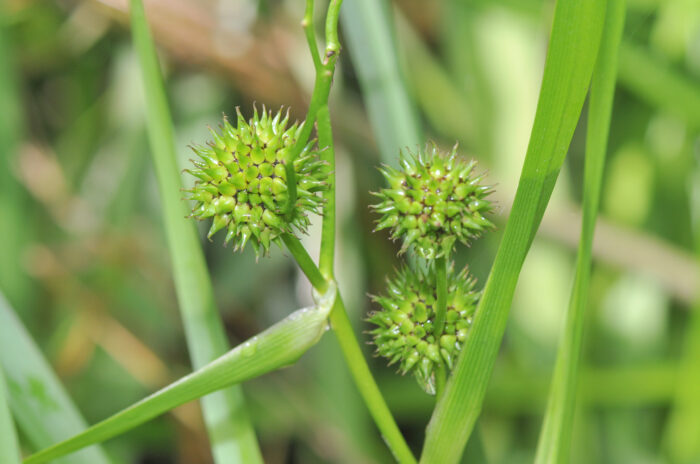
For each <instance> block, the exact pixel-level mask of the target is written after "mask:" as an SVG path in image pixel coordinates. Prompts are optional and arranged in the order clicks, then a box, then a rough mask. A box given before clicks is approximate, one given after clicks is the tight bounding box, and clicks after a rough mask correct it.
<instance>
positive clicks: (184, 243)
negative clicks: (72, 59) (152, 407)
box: [131, 0, 262, 464]
mask: <svg viewBox="0 0 700 464" xmlns="http://www.w3.org/2000/svg"><path fill="white" fill-rule="evenodd" d="M131 24H132V29H133V36H134V46H135V48H136V52H137V54H138V57H139V62H140V64H141V71H142V75H143V82H144V90H145V92H144V95H145V96H146V117H147V122H148V135H149V140H150V144H151V152H152V154H153V161H154V164H155V170H156V176H157V178H158V186H159V191H160V199H161V205H162V207H163V220H164V223H165V231H166V236H167V240H168V247H169V249H170V257H171V259H172V264H173V274H174V279H175V288H176V291H177V297H178V302H179V305H180V310H181V313H182V318H183V325H184V328H185V334H186V337H187V345H188V348H189V351H190V356H191V358H192V364H193V365H194V367H195V368H199V367H201V366H203V365H205V364H207V363H208V362H210V361H212V360H213V359H215V358H216V357H218V356H220V355H222V354H223V353H225V352H226V351H227V350H228V346H229V345H228V342H227V340H226V334H225V332H224V328H223V325H222V322H221V319H220V317H219V314H218V311H217V308H216V304H215V302H214V292H213V289H212V284H211V278H210V276H209V273H208V271H207V267H206V262H205V260H204V255H203V253H202V249H201V245H200V243H199V238H198V236H197V231H196V229H195V226H194V224H193V223H192V222H188V220H187V219H186V218H185V216H186V215H187V209H186V206H185V203H184V202H183V201H181V199H180V196H181V192H180V189H181V180H180V174H179V169H178V166H177V161H176V158H175V147H174V139H173V129H172V121H171V118H170V111H169V109H168V102H167V99H166V96H165V89H164V84H163V78H162V76H161V73H160V67H159V64H158V59H157V56H156V52H155V48H154V46H153V40H152V38H151V35H150V32H149V29H148V24H147V22H146V16H145V12H144V9H143V4H142V2H141V0H132V1H131ZM202 409H203V411H204V420H205V422H206V424H207V429H208V431H209V436H210V440H211V442H212V443H211V444H212V451H213V454H214V459H215V460H216V462H218V463H219V464H231V463H236V462H241V463H245V464H249V463H253V464H254V463H259V462H262V457H261V453H260V449H259V448H258V444H257V441H256V438H255V432H254V430H253V428H252V425H251V424H250V420H249V418H248V413H247V411H246V408H245V400H244V397H243V393H242V390H241V389H240V387H235V388H230V389H227V390H225V391H222V392H219V393H216V394H215V395H211V396H209V397H207V398H205V399H204V400H202Z"/></svg>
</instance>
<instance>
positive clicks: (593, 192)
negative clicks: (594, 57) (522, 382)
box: [535, 0, 625, 464]
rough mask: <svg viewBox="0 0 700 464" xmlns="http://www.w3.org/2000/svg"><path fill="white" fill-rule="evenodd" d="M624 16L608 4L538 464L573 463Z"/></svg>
mask: <svg viewBox="0 0 700 464" xmlns="http://www.w3.org/2000/svg"><path fill="white" fill-rule="evenodd" d="M624 18H625V1H624V0H608V8H607V14H606V17H605V26H604V28H603V37H602V39H601V47H600V52H599V54H598V61H597V63H596V67H595V70H594V71H593V77H592V79H591V92H590V98H589V107H588V127H587V131H588V132H587V134H586V161H585V168H584V181H583V222H582V225H581V238H580V241H579V246H578V254H577V257H576V277H575V280H574V287H573V290H572V293H571V300H570V302H569V309H568V311H567V315H566V324H565V327H564V333H563V337H562V340H561V342H560V345H559V350H558V352H557V361H556V365H555V368H554V377H553V380H552V388H551V391H550V394H549V400H548V403H547V410H546V413H545V417H544V424H543V426H542V431H541V432H540V438H539V443H538V447H537V454H536V457H535V462H536V463H537V464H547V463H559V462H569V460H570V456H569V454H570V449H571V435H572V429H573V421H574V412H575V409H576V392H577V389H578V384H579V381H578V377H579V365H580V358H581V345H582V342H583V328H584V325H585V315H586V305H587V302H588V286H589V281H590V276H591V250H592V248H593V233H594V229H595V222H596V217H597V216H598V206H599V203H600V190H601V184H602V182H603V167H604V166H605V154H606V149H607V145H608V134H609V132H610V119H611V114H612V105H613V98H614V95H615V83H616V78H617V59H618V50H619V45H620V39H621V38H622V30H623V24H624Z"/></svg>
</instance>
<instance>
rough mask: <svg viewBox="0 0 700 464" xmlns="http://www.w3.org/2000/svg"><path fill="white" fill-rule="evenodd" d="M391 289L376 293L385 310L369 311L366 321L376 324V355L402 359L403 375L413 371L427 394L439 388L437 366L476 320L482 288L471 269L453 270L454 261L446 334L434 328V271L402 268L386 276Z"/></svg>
mask: <svg viewBox="0 0 700 464" xmlns="http://www.w3.org/2000/svg"><path fill="white" fill-rule="evenodd" d="M387 284H388V293H387V294H386V295H383V296H373V297H372V299H373V300H374V301H375V302H377V303H379V305H380V306H381V310H379V311H375V312H373V313H371V314H370V315H369V317H368V319H367V320H368V321H369V322H370V323H372V324H374V325H376V328H374V329H373V330H371V331H370V333H371V334H372V336H373V338H374V344H375V345H376V347H377V354H379V355H381V356H383V357H385V358H387V359H388V360H389V364H390V365H391V364H394V363H399V371H400V372H401V373H402V374H405V373H407V372H411V373H413V374H414V375H415V378H416V380H417V381H418V384H419V385H420V386H421V387H422V388H423V389H424V390H425V391H426V392H428V393H430V394H434V393H435V375H434V373H435V369H436V368H437V367H438V366H439V365H444V366H446V368H447V369H448V370H450V369H452V365H453V363H454V361H455V359H456V358H457V355H458V354H459V351H460V350H461V349H462V345H463V343H464V341H465V340H466V338H467V333H468V332H469V328H470V327H471V324H472V318H473V316H474V311H475V310H476V304H477V302H478V300H479V295H480V293H479V292H477V291H475V290H474V286H475V281H474V279H472V278H471V277H470V276H469V273H468V271H467V268H464V269H463V270H462V271H461V272H460V273H458V274H455V273H454V270H453V266H450V268H449V270H448V273H447V313H446V315H445V325H444V328H443V331H442V334H441V335H440V336H439V337H438V336H436V334H435V332H434V331H433V320H434V319H435V309H434V308H435V304H436V300H437V295H436V293H435V288H436V282H435V271H434V269H428V270H426V271H425V272H413V271H411V270H410V269H408V268H404V269H402V270H401V271H399V272H398V273H397V275H396V277H395V278H394V279H393V280H387Z"/></svg>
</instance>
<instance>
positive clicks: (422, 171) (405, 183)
mask: <svg viewBox="0 0 700 464" xmlns="http://www.w3.org/2000/svg"><path fill="white" fill-rule="evenodd" d="M400 163H401V168H402V169H401V170H397V169H394V168H391V167H389V166H385V167H383V168H382V169H381V172H382V174H384V177H385V178H386V181H387V183H388V184H389V188H385V189H382V190H380V191H379V192H378V193H375V195H376V196H378V197H379V199H380V202H379V203H378V204H376V205H373V208H374V209H375V210H376V211H377V212H378V213H379V214H381V218H380V219H379V220H378V221H377V227H376V230H382V229H391V238H392V239H393V240H396V239H399V238H401V239H403V245H402V247H401V251H400V253H403V252H405V251H406V250H407V249H408V248H409V247H410V248H413V249H415V251H416V252H417V253H418V255H420V256H421V257H423V258H425V259H435V258H439V257H441V256H449V254H450V251H452V249H453V248H454V245H455V242H456V241H460V242H462V243H463V244H465V245H468V244H469V242H470V240H472V239H474V238H476V237H478V236H479V235H480V234H481V233H482V232H483V231H485V230H488V229H491V228H493V224H492V223H491V221H489V220H488V219H486V217H485V214H486V213H488V212H490V211H491V210H492V208H493V207H492V205H491V202H490V201H488V200H487V199H486V197H487V196H488V195H489V194H490V193H491V187H490V186H487V185H482V184H481V182H482V180H483V178H484V174H475V173H474V168H475V166H476V162H475V161H473V160H472V161H466V160H464V159H463V158H461V157H460V156H458V154H457V146H455V147H454V148H453V149H452V151H451V152H447V153H445V152H441V151H440V150H439V149H438V148H437V147H436V146H435V145H434V144H433V145H432V146H431V147H426V149H425V150H422V151H420V152H419V153H416V154H413V153H407V154H406V153H401V161H400Z"/></svg>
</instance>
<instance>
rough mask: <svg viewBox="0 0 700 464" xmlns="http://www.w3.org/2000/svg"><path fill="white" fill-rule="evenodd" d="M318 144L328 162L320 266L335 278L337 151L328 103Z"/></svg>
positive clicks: (320, 122) (321, 112) (320, 115)
mask: <svg viewBox="0 0 700 464" xmlns="http://www.w3.org/2000/svg"><path fill="white" fill-rule="evenodd" d="M317 121H318V144H319V147H321V159H322V160H323V161H324V162H325V163H326V169H327V172H328V173H329V174H328V189H327V190H326V191H325V192H324V194H323V199H324V201H325V203H324V205H323V226H322V229H321V255H320V258H319V262H318V267H319V269H320V270H321V273H322V274H323V275H324V276H326V277H328V278H333V261H334V256H335V151H334V150H333V131H332V129H331V118H330V114H329V112H328V105H323V106H322V107H321V108H320V109H319V110H318V115H317Z"/></svg>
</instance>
